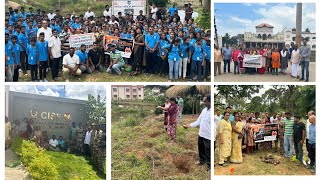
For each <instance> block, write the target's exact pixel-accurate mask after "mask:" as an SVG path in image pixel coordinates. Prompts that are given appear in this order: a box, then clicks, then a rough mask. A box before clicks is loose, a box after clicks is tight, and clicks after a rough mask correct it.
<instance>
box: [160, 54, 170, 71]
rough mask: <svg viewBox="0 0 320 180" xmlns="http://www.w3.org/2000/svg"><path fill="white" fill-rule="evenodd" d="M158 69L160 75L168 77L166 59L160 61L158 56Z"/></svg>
mask: <svg viewBox="0 0 320 180" xmlns="http://www.w3.org/2000/svg"><path fill="white" fill-rule="evenodd" d="M158 63H159V64H158V65H159V66H158V67H159V73H160V74H162V75H168V71H169V67H168V65H169V64H168V58H165V59H164V60H162V59H161V58H160V56H158Z"/></svg>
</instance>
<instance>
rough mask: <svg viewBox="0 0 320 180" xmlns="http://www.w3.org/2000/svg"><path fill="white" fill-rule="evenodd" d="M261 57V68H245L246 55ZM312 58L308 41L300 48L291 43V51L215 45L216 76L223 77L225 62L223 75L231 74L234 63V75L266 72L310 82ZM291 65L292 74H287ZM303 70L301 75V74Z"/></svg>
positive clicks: (304, 41)
mask: <svg viewBox="0 0 320 180" xmlns="http://www.w3.org/2000/svg"><path fill="white" fill-rule="evenodd" d="M246 54H248V55H261V58H262V65H263V67H261V68H252V67H244V65H243V62H244V60H245V55H246ZM310 56H311V47H310V46H309V45H308V44H307V39H304V40H303V45H301V47H300V48H299V47H298V45H297V44H294V43H293V42H292V43H291V47H290V49H287V48H286V46H283V47H282V48H277V47H271V46H270V45H269V46H267V45H264V47H259V46H258V47H251V48H244V47H243V45H239V46H238V47H234V48H230V47H229V45H228V44H226V46H225V47H223V48H220V47H219V46H218V45H214V75H215V76H216V75H218V74H219V75H221V74H222V71H221V66H222V65H221V63H222V62H223V63H224V64H223V73H224V74H226V73H231V70H230V63H231V62H233V63H234V69H233V73H234V74H245V73H247V74H251V75H252V74H256V73H258V74H264V73H265V72H266V71H267V72H269V73H272V75H279V74H283V75H286V74H287V73H288V74H290V75H291V77H292V78H297V79H299V80H300V81H305V82H308V81H309V62H310ZM289 63H291V66H292V67H291V72H287V68H288V64H289ZM299 67H300V68H301V74H300V73H299Z"/></svg>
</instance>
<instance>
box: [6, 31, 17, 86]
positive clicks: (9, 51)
mask: <svg viewBox="0 0 320 180" xmlns="http://www.w3.org/2000/svg"><path fill="white" fill-rule="evenodd" d="M5 57H6V62H5V66H6V81H9V82H11V81H12V80H13V79H12V78H13V73H14V66H15V61H14V49H13V46H12V43H11V42H9V34H5Z"/></svg>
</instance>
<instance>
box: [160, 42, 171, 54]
mask: <svg viewBox="0 0 320 180" xmlns="http://www.w3.org/2000/svg"><path fill="white" fill-rule="evenodd" d="M158 47H159V51H158V56H160V55H161V56H164V55H165V54H166V53H167V51H166V50H165V49H168V48H169V47H170V44H169V42H168V41H167V40H163V39H160V41H159V46H158Z"/></svg>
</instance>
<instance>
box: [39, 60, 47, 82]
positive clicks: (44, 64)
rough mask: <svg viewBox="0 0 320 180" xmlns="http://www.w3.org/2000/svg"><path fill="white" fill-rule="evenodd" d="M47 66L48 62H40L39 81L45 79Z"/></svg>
mask: <svg viewBox="0 0 320 180" xmlns="http://www.w3.org/2000/svg"><path fill="white" fill-rule="evenodd" d="M47 66H48V61H40V66H39V73H40V79H41V80H43V79H46V78H47Z"/></svg>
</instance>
